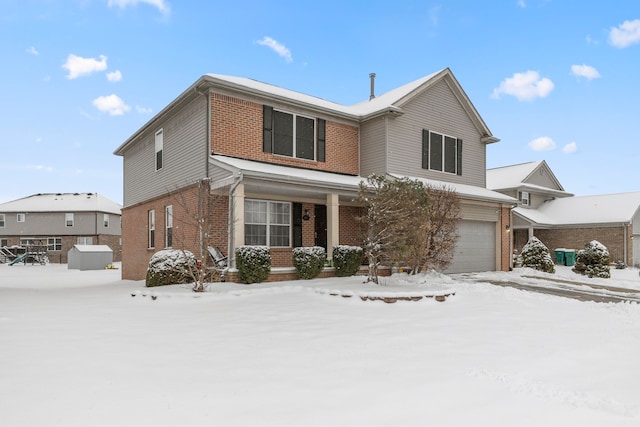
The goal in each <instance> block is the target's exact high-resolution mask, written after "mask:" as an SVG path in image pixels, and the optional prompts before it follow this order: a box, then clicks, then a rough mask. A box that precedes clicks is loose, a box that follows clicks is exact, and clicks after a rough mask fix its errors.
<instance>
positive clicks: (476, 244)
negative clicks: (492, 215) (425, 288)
mask: <svg viewBox="0 0 640 427" xmlns="http://www.w3.org/2000/svg"><path fill="white" fill-rule="evenodd" d="M458 235H459V237H458V242H457V244H456V249H455V253H454V255H453V261H452V262H451V265H450V266H449V269H448V270H447V271H446V273H471V272H478V271H494V270H495V269H496V223H495V222H488V221H465V220H462V221H460V222H459V223H458Z"/></svg>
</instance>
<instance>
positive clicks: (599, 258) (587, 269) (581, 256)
mask: <svg viewBox="0 0 640 427" xmlns="http://www.w3.org/2000/svg"><path fill="white" fill-rule="evenodd" d="M609 261H610V257H609V250H608V249H607V247H606V246H605V245H603V244H602V243H600V242H598V241H597V240H592V241H591V242H589V243H587V244H586V245H585V246H584V249H580V250H579V251H578V253H577V254H576V265H575V267H573V271H574V272H576V273H578V274H584V275H586V276H589V277H601V278H603V279H608V278H610V277H611V272H610V270H609Z"/></svg>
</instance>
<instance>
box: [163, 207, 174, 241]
mask: <svg viewBox="0 0 640 427" xmlns="http://www.w3.org/2000/svg"><path fill="white" fill-rule="evenodd" d="M164 223H165V224H166V227H165V228H166V233H165V240H166V241H165V246H166V247H167V248H170V247H172V246H173V206H171V205H169V206H167V207H166V208H165V209H164Z"/></svg>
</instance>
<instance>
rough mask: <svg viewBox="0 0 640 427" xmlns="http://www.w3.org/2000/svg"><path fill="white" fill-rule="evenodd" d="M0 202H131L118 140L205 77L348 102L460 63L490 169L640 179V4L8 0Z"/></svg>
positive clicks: (585, 188) (566, 181)
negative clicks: (544, 168) (542, 167)
mask: <svg viewBox="0 0 640 427" xmlns="http://www.w3.org/2000/svg"><path fill="white" fill-rule="evenodd" d="M0 6H1V7H2V13H1V14H0V52H1V53H2V63H3V66H2V67H0V81H1V82H2V104H1V107H0V108H1V109H2V110H1V111H0V113H1V114H0V117H2V120H1V121H2V124H3V126H2V128H3V132H2V136H0V177H1V178H2V182H3V185H2V186H0V203H2V202H5V201H9V200H13V199H17V198H20V197H24V196H28V195H31V194H35V193H40V192H98V193H101V194H103V195H105V196H106V197H108V198H110V199H112V200H114V201H117V202H120V203H121V202H122V159H121V158H120V157H117V156H114V155H113V154H112V153H113V151H114V150H115V149H116V148H117V147H118V146H119V145H120V144H121V143H122V142H123V141H124V140H125V139H126V138H127V137H128V136H130V135H131V134H132V133H133V132H134V131H135V130H137V129H138V128H139V127H140V126H142V125H143V124H144V123H145V122H146V121H147V120H149V119H150V118H151V117H153V115H154V114H156V113H157V112H158V111H160V110H161V109H162V108H163V107H164V106H166V105H167V104H168V103H169V102H170V101H171V100H172V99H174V98H175V97H176V96H177V95H179V94H180V93H181V92H182V91H183V90H184V89H186V88H187V87H188V86H189V85H190V84H191V83H193V82H194V81H195V80H196V79H198V77H200V76H201V75H202V74H206V73H217V74H228V75H235V76H242V77H250V78H253V79H257V80H261V81H264V82H267V83H271V84H274V85H278V86H282V87H285V88H287V89H292V90H296V91H299V92H303V93H307V94H310V95H314V96H318V97H321V98H325V99H328V100H331V101H334V102H338V103H341V104H345V105H351V104H355V103H357V102H360V101H363V100H366V99H368V95H369V73H370V72H375V73H376V74H377V77H376V93H377V94H381V93H383V92H385V91H387V90H391V89H393V88H395V87H398V86H400V85H402V84H404V83H408V82H410V81H412V80H415V79H417V78H420V77H422V76H425V75H427V74H430V73H432V72H434V71H437V70H440V69H442V68H445V67H449V68H451V70H452V71H453V73H454V75H455V76H456V77H457V79H458V80H459V82H460V84H461V85H462V87H463V88H464V90H465V91H466V93H467V95H468V96H469V98H470V99H471V101H472V102H473V104H474V105H475V107H476V109H477V110H478V111H479V113H480V115H481V116H482V117H483V119H484V120H485V122H486V123H487V125H488V126H489V128H490V129H491V131H492V132H493V134H494V135H495V136H496V137H498V138H500V139H501V141H500V142H498V143H496V144H492V145H490V146H489V147H488V149H487V166H488V167H497V166H504V165H509V164H516V163H522V162H528V161H533V160H540V159H544V160H546V161H547V163H549V165H550V166H551V168H552V170H553V171H554V172H555V174H556V176H557V177H558V179H559V181H560V182H561V184H562V185H563V186H564V188H565V189H566V190H567V191H570V192H573V193H575V194H576V195H588V194H603V193H611V192H626V191H640V180H638V179H636V178H637V177H638V176H639V173H638V167H639V166H640V143H639V142H640V119H639V117H638V113H639V110H640V108H639V107H638V105H639V101H638V100H639V98H640V78H639V77H638V76H640V2H636V1H615V2H604V1H591V0H586V1H585V0H581V1H577V0H562V1H561V0H504V1H498V0H496V1H491V2H478V1H473V0H448V1H439V2H438V1H433V2H432V1H409V0H407V1H398V2H391V3H390V2H388V1H377V0H368V1H366V2H365V1H353V2H345V1H334V0H326V1H323V2H306V1H304V0H298V1H270V2H264V1H245V0H236V1H197V2H196V1H177V0H39V1H36V0H4V1H2V3H1V4H0Z"/></svg>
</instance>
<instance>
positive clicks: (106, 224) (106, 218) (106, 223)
mask: <svg viewBox="0 0 640 427" xmlns="http://www.w3.org/2000/svg"><path fill="white" fill-rule="evenodd" d="M102 223H103V224H104V227H105V228H109V214H104V215H102Z"/></svg>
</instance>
